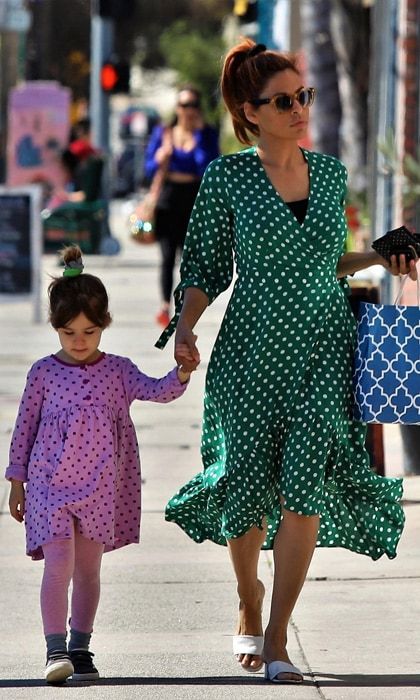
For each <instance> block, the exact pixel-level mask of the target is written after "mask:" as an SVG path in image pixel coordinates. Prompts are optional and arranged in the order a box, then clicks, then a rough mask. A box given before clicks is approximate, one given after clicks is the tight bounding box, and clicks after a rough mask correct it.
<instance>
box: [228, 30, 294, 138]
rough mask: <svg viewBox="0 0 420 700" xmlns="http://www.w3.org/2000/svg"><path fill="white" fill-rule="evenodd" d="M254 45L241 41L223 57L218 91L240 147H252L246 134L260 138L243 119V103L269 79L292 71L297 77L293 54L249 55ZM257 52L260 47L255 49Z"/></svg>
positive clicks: (267, 51)
mask: <svg viewBox="0 0 420 700" xmlns="http://www.w3.org/2000/svg"><path fill="white" fill-rule="evenodd" d="M256 46H257V44H256V43H255V41H252V39H244V40H243V41H241V42H240V43H239V44H237V45H236V46H234V47H233V48H232V49H230V51H229V52H228V54H227V55H226V58H225V61H224V64H223V69H222V76H221V80H220V87H221V91H222V95H223V99H224V101H225V104H226V107H227V109H228V110H229V112H230V115H231V117H232V124H233V129H234V131H235V136H236V138H237V139H238V140H239V141H240V142H241V143H246V144H248V145H250V144H251V143H252V141H251V139H250V137H249V134H248V132H251V133H252V134H254V136H258V135H259V130H258V126H257V125H256V124H252V123H251V122H250V121H248V119H247V118H246V116H245V112H244V109H243V104H244V102H248V101H249V100H252V99H255V98H257V97H259V96H260V94H261V92H262V91H263V90H264V87H265V85H266V83H267V81H268V80H270V78H272V77H273V76H274V75H276V73H279V72H281V71H284V70H293V71H294V72H295V73H297V74H298V75H299V68H298V65H297V57H296V56H295V55H294V54H289V53H279V52H278V51H270V50H261V51H259V52H258V53H255V54H254V55H253V54H252V49H255V47H256ZM258 48H260V47H258Z"/></svg>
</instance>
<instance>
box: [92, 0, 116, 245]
mask: <svg viewBox="0 0 420 700" xmlns="http://www.w3.org/2000/svg"><path fill="white" fill-rule="evenodd" d="M113 48H114V23H113V21H112V20H111V19H109V18H105V17H101V16H100V15H99V0H92V15H91V70H90V110H89V113H90V120H91V131H92V142H93V145H94V146H95V147H96V148H98V149H99V150H100V151H101V152H102V153H103V155H104V171H103V176H102V198H103V199H104V200H105V218H104V221H103V222H102V236H101V238H102V240H101V244H100V252H103V253H107V252H109V250H110V248H107V245H108V244H109V241H110V240H111V231H110V228H109V199H110V154H111V148H110V143H109V117H110V109H109V97H108V95H107V94H105V92H104V91H103V90H102V86H101V69H102V65H103V63H104V61H106V60H108V59H109V58H110V56H111V55H112V52H113ZM112 252H115V251H112Z"/></svg>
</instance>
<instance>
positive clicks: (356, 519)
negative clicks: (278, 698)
mask: <svg viewBox="0 0 420 700" xmlns="http://www.w3.org/2000/svg"><path fill="white" fill-rule="evenodd" d="M221 87H222V94H223V97H224V101H225V103H226V106H227V108H228V110H229V112H230V114H231V118H232V122H233V127H234V130H235V133H236V136H237V138H238V139H239V141H241V142H242V143H244V144H246V145H247V146H249V147H248V148H246V149H245V150H243V151H240V152H239V153H236V154H231V155H227V156H222V157H221V158H218V159H217V160H215V161H214V162H213V163H211V164H210V165H209V167H208V168H207V171H206V173H205V175H204V178H203V182H202V184H201V188H200V192H199V195H198V197H197V200H196V203H195V206H194V210H193V213H192V217H191V221H190V225H189V229H188V235H187V239H186V243H185V248H184V252H183V257H182V263H181V283H180V285H179V286H178V287H177V289H176V290H175V299H176V318H175V319H174V320H173V321H172V322H171V324H170V326H169V327H168V328H167V329H166V330H165V331H164V332H163V334H162V336H161V338H160V339H159V341H158V343H157V346H158V347H163V346H164V344H165V343H166V341H167V339H168V337H169V336H170V335H171V333H172V332H173V331H174V329H175V325H176V322H177V329H176V338H175V357H176V359H177V361H178V362H181V361H182V362H183V363H185V366H186V367H188V362H189V361H191V362H192V365H191V367H193V366H194V365H195V363H196V362H197V361H198V360H199V352H198V349H197V346H196V338H197V336H196V335H194V332H193V329H194V326H195V324H196V322H197V321H198V319H199V318H200V316H201V315H202V313H203V312H204V310H205V309H206V307H207V306H208V304H210V303H211V302H212V301H213V300H214V299H215V298H216V297H217V296H218V295H219V294H220V293H221V292H223V291H224V290H226V289H227V288H228V287H229V285H230V283H231V281H232V276H233V258H234V256H235V262H236V271H237V279H236V282H235V286H234V290H233V293H232V296H231V299H230V302H229V305H228V308H227V311H226V314H225V317H224V319H223V322H222V326H221V329H220V332H219V334H218V337H217V340H216V343H215V346H214V349H213V352H212V355H211V358H210V362H209V366H208V371H207V377H206V390H205V398H204V418H203V434H202V458H203V465H204V470H203V472H201V473H199V474H198V475H197V476H195V477H194V478H193V479H192V480H191V481H190V482H189V483H187V484H186V485H185V486H183V487H182V488H181V489H180V491H179V492H178V493H177V494H176V495H175V496H174V497H173V498H172V499H171V500H170V502H169V503H168V506H167V509H166V518H167V520H170V521H173V522H176V523H177V524H178V525H180V527H182V528H183V529H184V530H185V531H186V533H187V534H188V535H189V536H190V537H191V538H192V539H194V540H195V541H196V542H201V541H203V540H205V539H210V540H213V541H214V542H216V543H218V544H222V545H227V546H228V549H229V553H230V557H231V560H232V564H233V568H234V571H235V575H236V578H237V591H238V595H239V622H238V629H237V634H236V635H235V636H234V638H233V650H234V653H235V655H236V656H237V659H238V661H239V662H240V663H241V665H242V667H243V668H244V669H245V670H247V671H258V670H259V669H260V668H261V667H262V665H263V662H265V677H266V679H267V680H269V681H272V682H275V683H290V682H293V683H299V682H302V680H303V674H302V672H301V671H300V670H299V669H298V668H297V667H296V666H294V665H293V664H292V663H291V661H290V658H289V656H288V653H287V627H288V622H289V619H290V616H291V613H292V611H293V608H294V606H295V603H296V601H297V599H298V596H299V593H300V590H301V588H302V585H303V583H304V581H305V577H306V573H307V570H308V567H309V564H310V561H311V558H312V555H313V552H314V548H315V546H316V545H319V546H324V547H345V548H347V549H349V550H351V551H353V552H358V553H360V554H365V555H368V556H370V557H371V558H372V559H374V560H375V559H378V558H379V557H380V556H382V555H383V554H386V555H387V556H388V557H390V558H393V557H395V556H396V547H397V543H398V541H399V538H400V536H401V532H402V529H403V523H404V515H403V511H402V507H401V505H400V503H399V501H400V499H401V495H402V481H401V479H396V478H383V477H380V476H378V475H377V474H375V473H374V472H373V471H372V470H371V469H370V465H369V457H368V454H367V452H366V449H365V446H364V442H365V427H364V425H363V424H361V423H357V422H356V421H355V420H354V419H353V417H352V415H353V413H352V358H353V351H354V340H355V321H354V318H353V314H352V312H351V309H350V306H349V303H348V300H347V298H346V283H345V280H344V278H345V276H346V275H349V274H352V273H354V272H356V271H357V270H361V269H363V268H367V267H369V266H370V265H372V264H384V265H386V263H385V261H384V260H383V259H382V258H381V257H380V256H379V255H377V254H376V253H375V252H368V253H347V254H345V255H343V249H344V243H345V240H346V235H347V225H346V220H345V214H344V199H345V195H346V169H345V167H344V165H343V164H342V163H341V162H340V161H339V160H337V159H335V158H333V157H329V156H324V155H321V154H319V153H314V152H310V151H308V150H305V149H303V148H301V147H300V146H299V141H300V140H301V139H302V138H303V137H304V136H305V135H306V133H307V128H308V120H309V110H310V106H311V104H312V102H313V100H314V97H315V90H314V89H313V88H312V87H306V86H305V85H304V81H303V78H302V75H301V74H300V72H299V68H298V65H297V59H296V57H294V56H293V55H289V54H287V55H286V54H282V53H278V52H275V51H271V50H266V47H265V46H263V45H261V44H258V45H256V44H255V43H254V42H253V41H251V40H249V39H247V40H244V41H243V42H241V43H239V44H238V45H237V46H235V47H234V48H233V49H232V50H231V51H230V52H229V53H228V55H227V57H226V60H225V63H224V67H223V72H222V76H221ZM320 99H322V95H321V96H320ZM253 138H254V139H255V141H256V145H252V141H253ZM391 272H392V273H393V274H399V273H400V272H401V273H406V272H409V273H410V275H411V276H412V277H415V274H416V272H415V266H414V265H411V266H410V267H408V266H407V265H406V263H405V258H404V257H403V258H402V259H400V260H399V261H397V260H395V258H394V259H393V263H392V267H391ZM186 346H188V347H189V353H188V354H187V355H186V354H185V347H186ZM261 548H263V549H273V554H274V567H275V568H274V582H273V593H272V600H271V610H270V618H269V622H268V626H267V628H266V629H265V632H264V633H263V627H262V607H263V598H264V586H263V583H262V582H261V581H260V580H259V579H258V560H259V553H260V549H261Z"/></svg>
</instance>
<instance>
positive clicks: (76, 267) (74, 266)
mask: <svg viewBox="0 0 420 700" xmlns="http://www.w3.org/2000/svg"><path fill="white" fill-rule="evenodd" d="M83 267H84V266H83V263H82V258H77V260H71V261H70V262H69V263H67V264H66V265H65V267H64V270H63V277H77V276H78V275H81V274H82V272H83Z"/></svg>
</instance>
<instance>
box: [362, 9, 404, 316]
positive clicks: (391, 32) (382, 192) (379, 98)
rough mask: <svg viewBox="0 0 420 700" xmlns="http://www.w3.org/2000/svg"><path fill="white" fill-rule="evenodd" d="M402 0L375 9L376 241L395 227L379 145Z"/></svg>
mask: <svg viewBox="0 0 420 700" xmlns="http://www.w3.org/2000/svg"><path fill="white" fill-rule="evenodd" d="M397 2H398V0H382V2H380V3H379V2H376V3H375V4H374V5H373V8H372V24H373V32H372V61H371V73H370V90H369V94H370V104H369V114H370V124H369V127H370V147H369V151H370V154H369V161H370V169H371V177H370V182H371V190H370V197H369V198H370V209H371V219H372V226H371V228H372V234H373V238H378V237H379V236H382V235H383V234H384V233H386V231H389V230H390V229H391V228H392V222H393V201H392V195H393V185H394V183H393V177H392V175H390V174H387V173H386V172H385V168H384V157H383V156H382V155H381V153H380V152H379V150H378V142H381V141H384V140H385V138H386V135H387V131H388V130H389V129H390V128H391V127H392V126H393V124H394V122H395V89H396V85H395V82H396V75H395V61H396V47H395V41H394V36H395V23H396V21H397V9H398V8H397ZM381 292H382V294H381V301H382V303H384V304H388V303H390V302H391V293H392V280H391V277H390V275H385V276H384V278H383V282H382V290H381Z"/></svg>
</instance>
